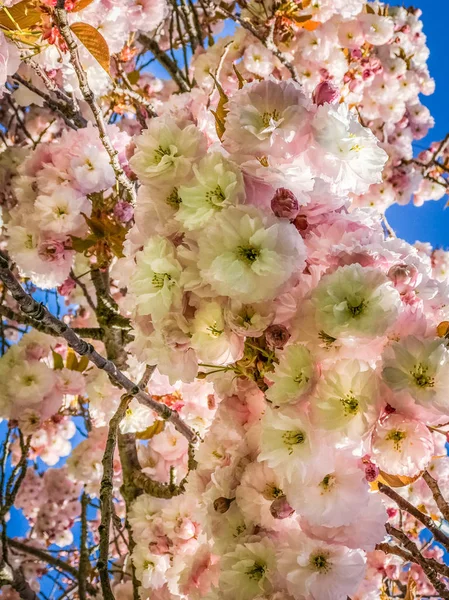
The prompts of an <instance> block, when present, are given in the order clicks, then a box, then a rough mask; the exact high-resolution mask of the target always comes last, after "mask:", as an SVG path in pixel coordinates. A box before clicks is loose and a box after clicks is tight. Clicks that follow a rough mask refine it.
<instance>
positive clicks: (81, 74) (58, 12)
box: [55, 0, 136, 204]
mask: <svg viewBox="0 0 449 600" xmlns="http://www.w3.org/2000/svg"><path fill="white" fill-rule="evenodd" d="M55 16H56V21H57V23H58V27H59V31H60V33H61V36H62V38H63V39H64V41H65V43H66V44H67V47H68V49H69V53H70V62H71V63H72V66H73V68H74V70H75V73H76V76H77V78H78V83H79V87H80V90H81V93H82V95H83V98H84V100H85V101H86V102H87V104H88V105H89V107H90V109H91V111H92V114H93V115H94V119H95V122H96V124H97V127H98V132H99V136H100V140H101V142H102V144H103V147H104V149H105V150H106V152H107V153H108V155H109V158H110V162H111V166H112V168H113V169H114V173H115V176H116V179H117V182H118V183H119V184H120V185H121V186H122V187H123V188H124V189H125V190H126V192H127V193H128V196H129V198H130V200H131V202H132V203H133V204H134V203H135V201H136V190H135V189H134V184H133V183H132V182H131V180H130V179H129V178H128V177H127V175H126V173H125V171H124V170H123V168H122V166H121V164H120V161H119V159H118V152H117V150H116V149H115V148H114V145H113V144H112V141H111V139H110V137H109V135H108V132H107V130H106V122H105V119H104V117H103V113H102V111H101V108H100V106H99V104H98V102H97V100H96V99H95V95H94V93H93V92H92V89H91V87H90V85H89V81H88V79H87V75H86V72H85V71H84V69H83V67H82V65H81V61H80V57H79V52H78V45H77V43H76V41H75V38H74V37H73V33H72V31H71V30H70V25H69V22H68V19H67V12H66V9H65V0H58V3H57V5H56V8H55Z"/></svg>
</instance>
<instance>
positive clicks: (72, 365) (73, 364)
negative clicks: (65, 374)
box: [65, 349, 78, 371]
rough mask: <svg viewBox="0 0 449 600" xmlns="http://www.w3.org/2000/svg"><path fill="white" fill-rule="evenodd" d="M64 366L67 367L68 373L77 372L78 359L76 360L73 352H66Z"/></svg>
mask: <svg viewBox="0 0 449 600" xmlns="http://www.w3.org/2000/svg"><path fill="white" fill-rule="evenodd" d="M65 366H66V367H67V369H70V371H77V370H78V359H77V358H76V354H75V352H74V351H73V350H71V349H69V351H68V352H67V358H66V361H65Z"/></svg>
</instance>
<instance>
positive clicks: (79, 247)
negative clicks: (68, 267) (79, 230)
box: [70, 235, 97, 253]
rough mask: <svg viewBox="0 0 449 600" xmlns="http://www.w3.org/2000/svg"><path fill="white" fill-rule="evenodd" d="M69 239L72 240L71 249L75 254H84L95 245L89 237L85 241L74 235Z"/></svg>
mask: <svg viewBox="0 0 449 600" xmlns="http://www.w3.org/2000/svg"><path fill="white" fill-rule="evenodd" d="M70 237H71V238H72V248H73V249H74V250H75V251H76V252H81V253H83V252H86V250H89V248H92V246H95V244H96V243H97V242H96V241H95V240H94V239H92V238H90V237H88V238H86V239H85V240H83V238H79V237H76V236H74V235H72V236H70Z"/></svg>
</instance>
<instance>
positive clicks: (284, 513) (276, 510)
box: [270, 496, 295, 519]
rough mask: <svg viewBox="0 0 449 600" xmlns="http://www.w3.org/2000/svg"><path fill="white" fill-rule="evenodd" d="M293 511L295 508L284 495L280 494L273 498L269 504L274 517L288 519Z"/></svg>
mask: <svg viewBox="0 0 449 600" xmlns="http://www.w3.org/2000/svg"><path fill="white" fill-rule="evenodd" d="M294 512H295V510H294V509H293V508H292V507H291V506H290V504H289V503H288V502H287V498H286V497H285V496H280V497H279V498H276V500H273V502H272V503H271V506H270V513H271V516H272V517H273V518H274V519H288V517H291V515H292V514H293V513H294Z"/></svg>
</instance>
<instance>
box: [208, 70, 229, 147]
mask: <svg viewBox="0 0 449 600" xmlns="http://www.w3.org/2000/svg"><path fill="white" fill-rule="evenodd" d="M210 76H211V77H212V79H213V80H214V81H215V85H216V86H217V90H218V93H219V95H220V100H219V101H218V105H217V110H211V111H210V112H211V113H212V114H213V115H214V117H215V129H216V131H217V135H218V137H219V138H220V140H221V139H222V137H223V135H224V132H225V128H226V115H227V114H228V111H227V109H226V108H225V106H226V104H227V102H228V97H227V95H226V92H225V91H224V89H223V88H222V87H221V84H220V82H219V81H218V79H217V78H216V77H215V75H214V74H213V73H210Z"/></svg>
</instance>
